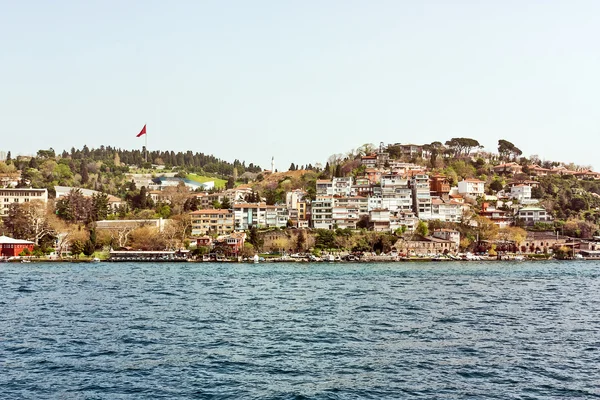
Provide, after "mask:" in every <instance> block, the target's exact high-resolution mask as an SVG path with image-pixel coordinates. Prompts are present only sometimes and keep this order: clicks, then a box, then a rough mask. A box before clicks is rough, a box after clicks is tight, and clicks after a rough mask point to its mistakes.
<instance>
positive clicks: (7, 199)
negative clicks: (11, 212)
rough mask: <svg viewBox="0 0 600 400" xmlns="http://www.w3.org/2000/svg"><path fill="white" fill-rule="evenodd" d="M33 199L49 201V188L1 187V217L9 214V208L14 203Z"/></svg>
mask: <svg viewBox="0 0 600 400" xmlns="http://www.w3.org/2000/svg"><path fill="white" fill-rule="evenodd" d="M33 200H41V201H42V202H43V203H47V202H48V190H47V189H32V188H19V189H16V188H1V189H0V204H1V205H0V217H4V216H6V215H7V214H8V208H9V207H10V205H11V204H14V203H28V202H30V201H33Z"/></svg>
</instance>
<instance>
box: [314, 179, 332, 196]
mask: <svg viewBox="0 0 600 400" xmlns="http://www.w3.org/2000/svg"><path fill="white" fill-rule="evenodd" d="M316 192H317V196H333V181H330V180H329V179H319V180H317V187H316Z"/></svg>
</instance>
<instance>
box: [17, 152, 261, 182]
mask: <svg viewBox="0 0 600 400" xmlns="http://www.w3.org/2000/svg"><path fill="white" fill-rule="evenodd" d="M34 158H36V159H38V161H39V160H43V159H56V158H62V159H71V160H86V161H100V162H114V161H115V160H117V163H122V164H124V165H125V166H138V167H143V166H145V165H144V164H147V163H146V157H145V151H144V150H143V149H142V150H124V149H120V148H115V147H111V146H100V147H99V148H91V149H90V148H88V147H87V146H86V145H84V146H83V148H81V149H76V148H74V147H72V148H71V150H70V151H67V150H64V151H63V152H62V153H60V154H57V153H56V152H55V150H54V149H52V148H50V149H48V150H38V152H37V154H36V156H35V157H34ZM21 159H26V161H27V162H28V161H29V157H18V158H17V159H16V160H14V161H15V162H17V163H19V162H20V161H21ZM147 159H148V163H150V164H155V165H162V166H164V167H165V168H166V169H171V168H173V167H176V168H185V169H186V170H188V171H190V172H207V173H213V174H219V175H223V176H230V175H233V170H234V168H235V169H236V170H237V173H238V174H240V175H241V174H243V173H244V172H246V171H248V172H254V173H257V172H261V171H262V169H261V168H260V166H258V165H254V164H253V163H250V164H248V165H246V162H245V161H240V160H237V159H236V160H234V161H233V163H231V162H228V161H224V160H221V159H219V158H217V157H215V156H213V155H209V154H204V153H199V152H192V151H191V150H188V151H186V152H181V151H179V152H175V151H172V150H171V151H162V150H154V151H149V152H148V158H147ZM11 161H13V160H12V158H11V154H10V151H9V152H8V156H7V163H10V162H11ZM21 164H22V163H21ZM20 166H21V167H22V165H20ZM146 166H147V167H149V166H148V165H146Z"/></svg>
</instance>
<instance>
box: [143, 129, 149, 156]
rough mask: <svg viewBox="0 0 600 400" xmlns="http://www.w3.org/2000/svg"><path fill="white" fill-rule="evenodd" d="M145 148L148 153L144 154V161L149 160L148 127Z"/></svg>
mask: <svg viewBox="0 0 600 400" xmlns="http://www.w3.org/2000/svg"><path fill="white" fill-rule="evenodd" d="M144 126H146V125H144ZM144 140H145V142H144V148H145V149H146V154H145V156H144V162H146V163H147V162H148V128H146V134H145V135H144Z"/></svg>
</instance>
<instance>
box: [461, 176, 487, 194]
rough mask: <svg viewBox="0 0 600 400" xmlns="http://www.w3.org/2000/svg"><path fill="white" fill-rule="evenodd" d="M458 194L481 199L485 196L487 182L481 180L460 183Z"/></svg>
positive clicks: (466, 180)
mask: <svg viewBox="0 0 600 400" xmlns="http://www.w3.org/2000/svg"><path fill="white" fill-rule="evenodd" d="M458 193H459V194H462V195H467V196H471V197H479V196H483V195H484V194H485V182H484V181H480V180H479V179H465V180H462V181H460V182H458Z"/></svg>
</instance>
